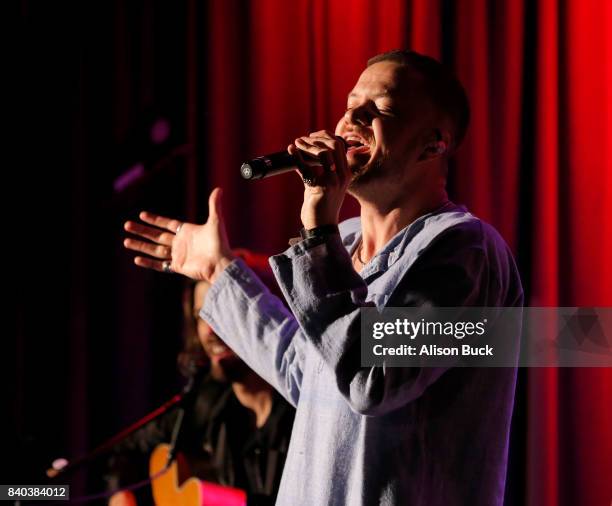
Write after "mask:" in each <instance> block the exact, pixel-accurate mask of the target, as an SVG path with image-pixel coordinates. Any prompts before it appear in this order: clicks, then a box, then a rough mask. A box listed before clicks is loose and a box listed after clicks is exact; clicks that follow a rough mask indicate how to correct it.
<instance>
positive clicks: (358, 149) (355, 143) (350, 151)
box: [345, 136, 370, 155]
mask: <svg viewBox="0 0 612 506" xmlns="http://www.w3.org/2000/svg"><path fill="white" fill-rule="evenodd" d="M345 140H346V144H347V150H346V154H347V155H354V154H358V153H369V151H370V145H369V144H368V143H367V142H366V141H365V139H363V138H362V137H356V136H349V137H346V139H345Z"/></svg>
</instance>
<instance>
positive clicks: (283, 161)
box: [240, 135, 348, 179]
mask: <svg viewBox="0 0 612 506" xmlns="http://www.w3.org/2000/svg"><path fill="white" fill-rule="evenodd" d="M336 139H338V140H339V141H342V145H343V146H344V149H345V150H346V149H348V144H347V142H346V141H345V140H344V139H343V138H342V137H340V136H338V135H336ZM296 168H299V166H298V162H297V159H296V158H295V156H293V155H290V154H289V153H288V152H287V151H279V152H277V153H271V154H269V155H264V156H259V157H257V158H253V159H252V160H249V161H248V162H245V163H243V164H242V165H241V166H240V174H241V175H242V177H243V178H244V179H263V178H264V177H271V176H276V175H277V174H284V173H285V172H290V171H292V170H294V169H296Z"/></svg>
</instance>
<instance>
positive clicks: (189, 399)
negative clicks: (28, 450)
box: [46, 367, 206, 480]
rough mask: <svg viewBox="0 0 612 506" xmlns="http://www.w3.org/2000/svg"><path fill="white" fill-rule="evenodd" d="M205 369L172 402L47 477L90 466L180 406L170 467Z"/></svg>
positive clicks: (171, 449)
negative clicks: (184, 421) (141, 429)
mask: <svg viewBox="0 0 612 506" xmlns="http://www.w3.org/2000/svg"><path fill="white" fill-rule="evenodd" d="M205 369H206V368H204V367H202V368H200V369H199V370H198V371H197V372H196V373H195V374H192V375H191V376H189V380H188V381H187V384H186V385H185V387H184V388H183V391H182V392H181V393H179V394H176V395H175V396H174V397H172V398H171V399H170V400H168V401H166V402H164V403H163V404H162V405H161V406H159V407H158V408H157V409H155V410H153V411H151V413H149V414H148V415H145V416H144V417H142V418H141V419H140V420H138V421H137V422H135V423H133V424H132V425H130V426H128V427H126V428H125V429H123V430H122V431H121V432H119V433H118V434H116V435H114V436H112V437H111V438H109V439H108V440H106V441H105V442H104V443H102V444H101V445H99V446H98V447H96V448H94V449H93V450H92V451H90V452H89V453H87V454H85V455H83V456H81V457H77V458H76V459H74V460H72V461H71V462H69V463H68V464H67V465H65V466H64V467H62V468H61V469H55V468H53V467H51V468H49V469H47V471H46V474H47V477H48V478H49V479H50V480H55V479H57V478H59V477H63V476H64V475H66V474H68V473H70V472H72V471H74V470H75V469H78V468H79V467H81V466H83V465H85V464H88V463H89V462H91V461H92V460H94V459H95V458H96V457H98V456H100V455H103V454H105V453H108V452H110V451H111V450H112V449H113V448H114V447H115V446H116V445H117V444H119V443H120V442H121V441H123V440H124V439H125V438H127V437H128V436H129V435H130V434H132V433H134V432H136V431H137V430H138V429H140V428H141V427H143V426H145V425H147V424H148V423H150V422H152V421H153V420H155V419H157V418H159V417H160V416H162V415H164V414H165V413H167V412H169V411H171V410H172V409H175V407H176V406H178V407H179V409H180V411H179V414H178V417H177V419H176V422H175V424H174V428H173V430H172V439H171V442H170V451H169V454H168V461H167V462H166V467H168V466H169V465H170V464H171V463H172V460H174V458H175V456H176V451H177V446H178V445H177V443H178V441H179V436H180V431H181V428H182V426H183V420H184V418H185V413H186V411H188V410H190V409H191V408H192V407H193V404H194V401H195V397H196V393H197V387H198V386H199V384H200V380H201V378H202V375H203V373H204V372H205Z"/></svg>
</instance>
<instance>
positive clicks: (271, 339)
mask: <svg viewBox="0 0 612 506" xmlns="http://www.w3.org/2000/svg"><path fill="white" fill-rule="evenodd" d="M360 238H361V225H360V219H359V218H352V219H350V220H347V221H345V222H343V223H341V224H340V235H337V234H335V235H330V236H327V237H325V238H312V239H307V240H305V241H302V242H299V243H297V244H295V245H294V246H292V247H291V248H289V249H288V250H287V251H285V252H284V253H283V254H280V255H276V256H274V257H272V258H271V259H270V264H271V265H272V268H273V270H274V273H275V276H276V278H277V281H278V283H279V285H280V287H281V289H282V291H283V294H284V296H285V298H286V300H287V303H288V304H289V306H290V310H288V309H287V308H286V307H285V306H284V304H283V303H282V302H281V301H280V300H279V299H278V298H276V297H275V296H274V295H272V294H271V293H270V292H269V290H268V289H267V288H266V287H265V286H264V285H263V284H262V283H261V282H260V281H259V279H258V278H257V276H256V275H255V274H254V273H253V272H252V271H251V270H250V269H249V268H248V267H247V266H246V265H245V264H244V262H243V261H242V260H235V261H234V262H232V263H231V264H230V265H229V266H228V267H227V268H226V269H225V270H224V271H223V273H222V274H221V275H220V276H219V277H218V279H217V280H216V281H215V283H214V284H213V285H212V287H211V289H210V290H209V292H208V294H207V296H206V299H205V301H204V306H203V308H202V310H201V312H200V316H201V317H202V318H203V319H205V320H206V321H207V322H209V323H210V324H211V326H212V327H213V329H214V330H215V331H216V332H217V333H218V335H219V336H220V337H221V338H222V339H223V340H224V341H225V342H226V343H227V344H228V345H229V346H230V347H231V348H232V349H233V350H234V351H235V352H236V353H237V354H238V355H239V356H241V357H242V358H243V359H244V360H245V362H246V363H247V364H248V365H249V366H250V367H251V368H252V369H253V370H255V371H256V372H257V373H258V374H259V375H261V376H262V377H263V378H264V379H266V381H268V382H269V383H270V384H272V385H273V386H274V387H275V388H276V389H277V390H278V391H279V392H280V393H281V394H282V395H283V396H284V397H285V398H286V399H287V400H288V401H289V402H291V403H292V404H293V405H294V406H295V407H296V409H297V411H296V418H295V422H294V426H293V433H292V437H291V443H290V447H289V453H288V456H287V461H286V463H285V470H284V473H283V478H282V481H281V487H280V491H279V494H278V499H277V504H279V505H283V506H285V505H287V506H296V505H308V506H313V505H315V506H318V505H350V506H361V505H364V506H365V505H368V506H369V505H378V504H381V505H400V504H401V505H411V506H412V505H415V506H425V505H427V506H437V505H440V506H442V505H444V506H452V505H476V506H477V505H487V506H489V505H501V504H502V503H503V495H504V483H505V475H506V461H507V450H508V437H509V429H510V418H511V414H512V406H513V399H514V389H515V382H516V370H515V369H508V368H505V369H500V368H496V369H494V368H451V369H441V368H408V367H406V368H385V367H384V366H383V367H370V368H364V367H361V365H360V341H359V339H360V322H359V308H360V307H362V306H366V305H374V306H376V307H378V308H382V307H384V306H415V305H421V304H424V303H428V304H433V305H436V306H446V307H455V306H520V305H522V302H523V292H522V288H521V283H520V278H519V276H518V273H517V270H516V266H515V264H514V260H513V259H512V255H511V253H510V251H509V249H508V247H507V246H506V244H505V243H504V241H503V239H502V238H501V237H500V236H499V234H498V233H497V232H496V231H495V230H494V229H493V228H492V227H491V226H489V225H487V224H485V223H484V222H482V221H480V220H479V219H477V218H476V217H474V216H473V215H471V214H470V213H468V212H467V211H466V209H465V208H463V207H460V206H456V205H454V204H449V205H447V206H445V207H443V208H441V209H439V210H438V211H436V212H434V213H430V214H427V215H424V216H422V217H420V218H419V219H417V220H415V221H414V222H413V223H411V224H410V225H409V226H407V227H406V228H404V229H403V230H401V231H400V232H398V233H397V234H396V235H395V236H394V237H393V238H392V239H391V240H390V241H389V242H388V243H387V244H386V245H385V246H384V247H383V249H382V250H381V251H379V252H378V253H377V254H376V256H375V257H374V258H372V259H371V261H370V262H369V263H368V264H367V265H366V266H365V267H364V269H363V270H362V271H361V273H357V272H356V271H355V270H354V268H353V266H352V262H351V257H350V255H351V253H352V252H353V251H354V249H355V248H356V247H357V245H358V244H359V241H360ZM518 337H519V336H517V339H518Z"/></svg>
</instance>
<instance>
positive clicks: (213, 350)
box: [207, 343, 234, 361]
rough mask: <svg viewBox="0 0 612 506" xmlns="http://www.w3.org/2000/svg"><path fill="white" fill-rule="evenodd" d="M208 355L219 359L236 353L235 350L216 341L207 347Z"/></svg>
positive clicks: (213, 358) (215, 359)
mask: <svg viewBox="0 0 612 506" xmlns="http://www.w3.org/2000/svg"><path fill="white" fill-rule="evenodd" d="M207 353H208V356H209V357H210V358H211V359H212V360H214V361H218V360H221V359H224V358H227V357H231V356H233V355H234V352H233V351H232V350H231V349H230V348H228V347H227V346H225V345H224V344H219V343H215V344H212V345H210V346H208V347H207Z"/></svg>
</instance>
